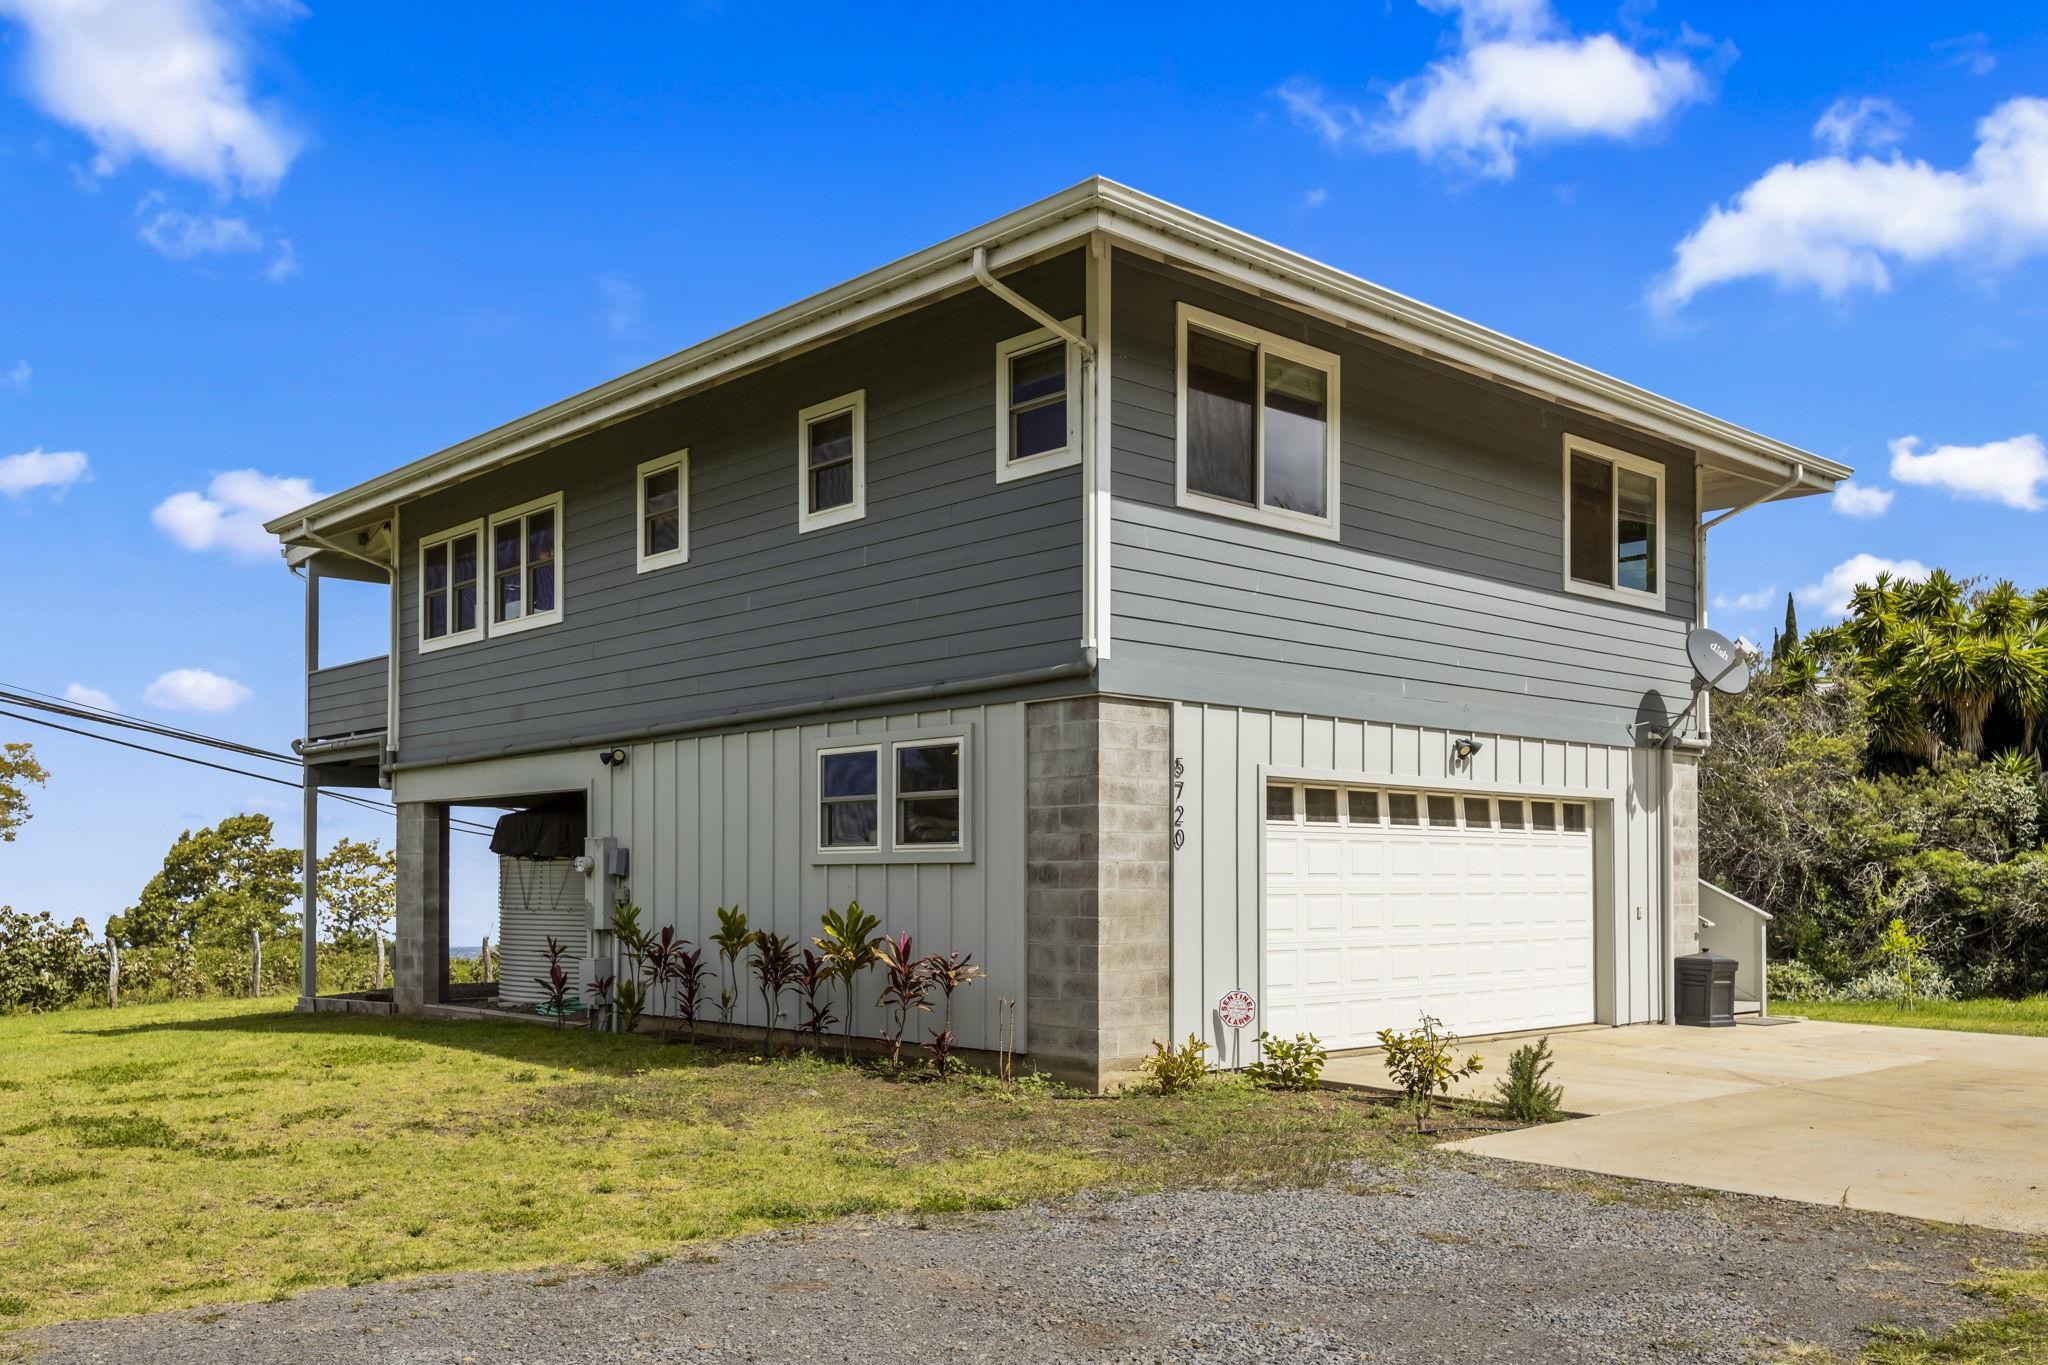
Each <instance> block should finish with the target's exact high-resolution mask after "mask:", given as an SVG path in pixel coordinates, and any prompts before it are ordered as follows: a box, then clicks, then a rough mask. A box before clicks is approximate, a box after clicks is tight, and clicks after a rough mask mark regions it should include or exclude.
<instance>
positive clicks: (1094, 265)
mask: <svg viewBox="0 0 2048 1365" xmlns="http://www.w3.org/2000/svg"><path fill="white" fill-rule="evenodd" d="M971 265H972V267H973V271H974V278H975V282H976V283H978V284H980V285H981V287H982V288H983V289H986V290H988V292H989V293H991V294H994V295H995V296H996V297H997V298H999V299H1001V300H1002V301H1003V302H1004V303H1007V304H1009V305H1010V306H1011V307H1012V308H1015V309H1016V310H1017V311H1018V312H1020V313H1022V314H1023V315H1024V316H1025V317H1027V318H1030V319H1031V320H1032V321H1033V322H1035V323H1037V324H1038V325H1039V326H1040V327H1043V328H1044V329H1045V330H1046V331H1048V332H1051V333H1052V334H1053V335H1054V336H1056V337H1059V338H1061V339H1062V340H1064V341H1065V342H1066V343H1067V344H1068V345H1070V346H1072V347H1074V348H1075V349H1076V350H1078V351H1079V352H1080V353H1081V392H1080V394H1079V395H1077V397H1078V398H1079V400H1080V402H1081V404H1082V412H1081V422H1080V429H1081V584H1082V608H1081V615H1082V626H1081V648H1082V650H1083V651H1085V652H1086V654H1087V657H1088V663H1089V668H1090V671H1091V672H1092V671H1093V669H1094V665H1095V663H1096V660H1097V658H1098V656H1099V654H1100V653H1101V649H1102V644H1103V634H1104V632H1103V630H1102V628H1101V620H1102V612H1103V609H1104V607H1105V606H1106V604H1105V603H1103V602H1102V601H1100V600H1099V599H1100V597H1101V596H1102V594H1101V590H1100V588H1099V586H1098V581H1097V575H1098V573H1099V572H1100V570H1101V565H1099V564H1098V563H1097V562H1096V561H1097V560H1098V559H1099V558H1100V557H1101V555H1102V546H1101V543H1100V536H1101V531H1102V527H1101V522H1102V520H1103V518H1104V517H1105V516H1106V510H1105V509H1104V508H1103V506H1102V503H1103V501H1104V499H1100V498H1098V497H1097V496H1096V484H1097V481H1098V479H1099V477H1100V470H1099V466H1100V464H1101V462H1102V460H1103V459H1104V458H1105V457H1106V452H1105V451H1104V450H1103V449H1102V445H1103V443H1102V441H1101V439H1100V437H1099V433H1098V425H1099V424H1098V422H1097V420H1096V419H1097V416H1098V413H1097V408H1098V406H1099V405H1100V404H1101V403H1102V402H1103V401H1104V398H1103V396H1102V395H1101V394H1100V393H1099V392H1098V384H1099V368H1098V365H1097V363H1096V362H1097V352H1096V347H1095V343H1094V342H1092V341H1090V340H1089V339H1088V338H1087V337H1086V336H1084V335H1082V334H1081V333H1080V332H1076V331H1075V330H1074V329H1073V328H1071V327H1069V326H1067V324H1066V323H1064V322H1061V321H1060V320H1059V319H1058V318H1056V317H1054V316H1053V315H1052V314H1051V313H1048V312H1047V311H1046V310H1045V309H1043V308H1040V307H1039V306H1038V305H1037V304H1035V303H1033V302H1032V301H1031V300H1030V299H1027V298H1025V297H1024V296H1023V295H1022V294H1020V293H1018V292H1017V291H1016V290H1014V289H1012V288H1010V286H1009V285H1007V284H1004V283H1003V282H1002V281H1001V280H999V279H997V278H996V277H995V275H994V273H993V272H991V271H990V270H989V268H988V248H987V247H985V246H977V247H976V248H974V255H973V257H972V259H971ZM1102 268H1103V262H1102V261H1101V259H1100V257H1099V256H1098V255H1097V253H1096V248H1095V244H1094V243H1093V242H1091V243H1090V246H1089V256H1088V266H1087V272H1088V283H1089V285H1090V286H1091V287H1089V288H1088V289H1087V290H1086V291H1085V292H1086V293H1087V294H1088V296H1089V297H1088V305H1084V306H1092V305H1093V304H1094V303H1095V301H1096V300H1095V297H1094V296H1095V293H1096V290H1095V289H1094V288H1093V287H1092V286H1093V285H1094V284H1095V282H1096V280H1097V272H1098V271H1099V270H1101V269H1102ZM1102 322H1103V320H1101V319H1098V320H1096V326H1097V327H1100V326H1101V325H1102ZM1085 325H1086V324H1085V323H1084V326H1085Z"/></svg>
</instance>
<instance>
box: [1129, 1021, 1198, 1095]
mask: <svg viewBox="0 0 2048 1365" xmlns="http://www.w3.org/2000/svg"><path fill="white" fill-rule="evenodd" d="M1208 1051H1209V1045H1208V1044H1207V1043H1205V1042H1203V1041H1202V1040H1201V1039H1200V1038H1197V1037H1196V1036H1195V1035H1194V1034H1192V1033H1190V1034H1189V1035H1188V1040H1187V1042H1185V1043H1183V1044H1182V1045H1181V1046H1179V1047H1173V1046H1170V1045H1169V1044H1166V1043H1154V1044H1152V1055H1151V1056H1150V1057H1147V1058H1146V1059H1145V1060H1144V1061H1142V1062H1139V1063H1138V1069H1139V1070H1140V1071H1142V1072H1144V1073H1145V1076H1146V1079H1148V1080H1149V1081H1151V1083H1152V1086H1153V1088H1154V1089H1156V1090H1158V1092H1159V1093H1160V1094H1162V1095H1184V1094H1186V1093H1187V1092H1188V1091H1190V1090H1193V1089H1195V1088H1196V1087H1197V1086H1199V1085H1201V1084H1202V1082H1204V1081H1206V1080H1207V1079H1208V1078H1209V1062H1208V1058H1207V1057H1206V1055H1205V1054H1206V1053H1207V1052H1208Z"/></svg>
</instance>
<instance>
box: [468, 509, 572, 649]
mask: <svg viewBox="0 0 2048 1365" xmlns="http://www.w3.org/2000/svg"><path fill="white" fill-rule="evenodd" d="M486 545H487V546H488V550H489V554H490V566H491V599H490V600H491V611H490V618H491V619H490V633H491V634H493V635H509V634H512V633H514V632H516V631H521V630H531V629H533V628H534V627H536V626H547V625H553V624H554V623H555V622H557V621H559V620H561V619H562V548H563V547H562V495H561V494H560V493H555V494H552V495H550V496H548V497H545V498H536V499H534V500H533V501H532V502H529V503H523V504H521V505H520V506H518V507H511V508H507V509H506V510H505V511H503V512H500V513H498V514H497V515H496V516H494V517H492V518H491V529H490V535H489V536H488V537H487V538H486Z"/></svg>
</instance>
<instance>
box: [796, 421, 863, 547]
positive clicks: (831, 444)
mask: <svg viewBox="0 0 2048 1365" xmlns="http://www.w3.org/2000/svg"><path fill="white" fill-rule="evenodd" d="M867 402H868V395H867V390H866V389H859V390H856V391H855V392H853V393H849V394H845V395H843V396H842V397H839V398H834V399H832V400H831V401H830V402H825V403H818V404H815V405H814V406H812V407H808V408H805V409H804V410H803V411H802V412H800V413H798V414H797V415H796V429H797V446H796V455H797V460H796V470H797V508H798V513H797V522H796V529H797V530H798V531H799V532H802V531H821V530H823V529H824V528H825V527H827V526H837V525H839V524H840V523H842V522H848V521H858V520H859V519H860V518H861V517H863V516H865V515H866V514H867Z"/></svg>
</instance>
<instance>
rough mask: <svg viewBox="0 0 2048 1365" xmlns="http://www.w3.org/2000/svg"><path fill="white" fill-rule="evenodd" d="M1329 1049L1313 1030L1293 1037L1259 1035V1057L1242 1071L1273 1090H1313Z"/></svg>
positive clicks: (1320, 1076)
mask: <svg viewBox="0 0 2048 1365" xmlns="http://www.w3.org/2000/svg"><path fill="white" fill-rule="evenodd" d="M1329 1060H1330V1050H1329V1049H1328V1048H1326V1047H1324V1046H1323V1040H1322V1039H1320V1038H1318V1037H1316V1036H1315V1035H1314V1034H1313V1033H1297V1034H1295V1035H1294V1036H1293V1037H1292V1038H1275V1037H1274V1036H1273V1035H1272V1034H1270V1033H1261V1034H1260V1035H1259V1059H1258V1060H1257V1061H1255V1062H1253V1063H1252V1064H1251V1065H1250V1066H1248V1067H1246V1068H1245V1069H1244V1070H1245V1074H1246V1075H1247V1076H1250V1077H1251V1078H1252V1079H1253V1080H1254V1081H1257V1082H1258V1083H1259V1084H1260V1085H1267V1086H1271V1087H1273V1088H1274V1089H1275V1090H1313V1089H1315V1088H1316V1086H1318V1085H1320V1084H1321V1083H1322V1079H1323V1066H1324V1064H1325V1063H1327V1062H1328V1061H1329Z"/></svg>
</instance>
